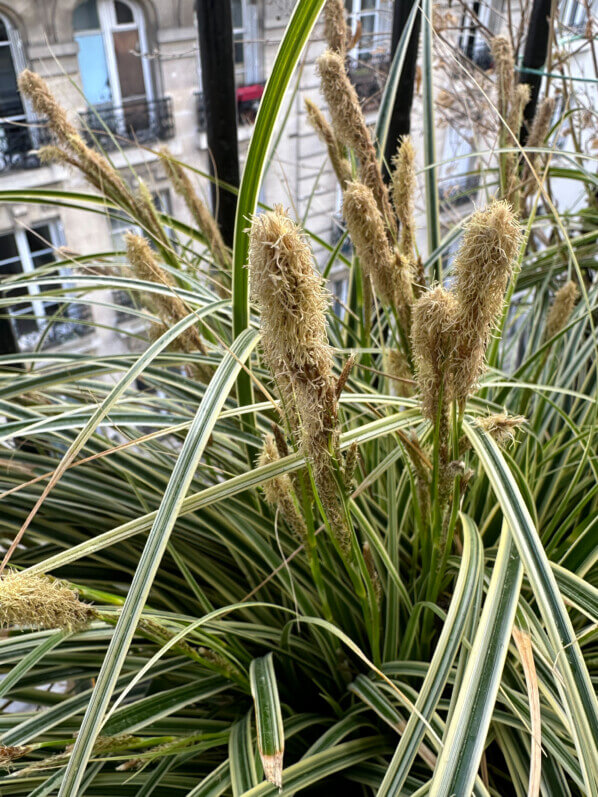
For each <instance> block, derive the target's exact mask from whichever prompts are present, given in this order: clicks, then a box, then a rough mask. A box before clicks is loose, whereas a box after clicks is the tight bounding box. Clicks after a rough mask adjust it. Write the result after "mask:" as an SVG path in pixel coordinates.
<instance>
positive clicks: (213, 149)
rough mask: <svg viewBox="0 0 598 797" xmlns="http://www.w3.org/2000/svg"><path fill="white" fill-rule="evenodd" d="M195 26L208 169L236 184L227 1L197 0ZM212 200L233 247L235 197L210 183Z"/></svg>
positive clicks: (232, 67)
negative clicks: (208, 154)
mask: <svg viewBox="0 0 598 797" xmlns="http://www.w3.org/2000/svg"><path fill="white" fill-rule="evenodd" d="M195 10H196V13H197V28H198V33H199V53H200V58H201V75H202V86H203V96H204V103H205V109H206V132H207V137H208V149H209V151H210V158H211V163H210V171H211V173H212V174H213V175H214V176H216V177H217V178H218V179H219V180H222V181H223V182H225V183H229V184H230V185H233V186H235V187H238V185H239V151H238V146H237V101H236V90H235V61H234V55H233V23H232V11H231V3H230V0H196V2H195ZM212 199H213V203H214V208H217V216H216V218H217V220H218V224H219V225H220V230H221V231H222V236H223V238H224V240H225V242H226V243H227V244H228V245H229V246H232V244H233V238H234V234H235V232H234V231H235V211H236V207H237V197H236V195H235V194H232V193H231V192H230V191H225V190H224V189H220V188H219V187H218V186H217V185H215V184H214V183H212Z"/></svg>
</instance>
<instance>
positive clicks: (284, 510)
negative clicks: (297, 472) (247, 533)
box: [258, 434, 307, 542]
mask: <svg viewBox="0 0 598 797" xmlns="http://www.w3.org/2000/svg"><path fill="white" fill-rule="evenodd" d="M278 459H279V453H278V448H277V446H276V440H275V439H274V436H273V435H271V434H267V435H266V436H265V437H264V447H263V448H262V451H261V453H260V456H259V458H258V465H260V466H261V465H270V464H271V463H272V462H276V461H277V460H278ZM263 489H264V496H265V498H266V501H267V502H268V503H269V504H270V506H273V507H274V508H278V509H279V510H280V514H281V515H282V516H283V518H284V519H285V520H286V522H287V524H288V526H289V528H290V529H291V531H292V532H293V533H294V534H295V535H296V536H297V537H298V539H299V540H301V542H305V540H306V539H307V528H306V525H305V520H304V519H303V515H301V513H300V512H299V510H298V508H297V505H296V503H295V500H294V491H293V484H292V482H291V478H290V476H289V475H288V474H287V473H285V474H284V475H282V476H275V477H274V478H273V479H268V481H266V482H264V484H263Z"/></svg>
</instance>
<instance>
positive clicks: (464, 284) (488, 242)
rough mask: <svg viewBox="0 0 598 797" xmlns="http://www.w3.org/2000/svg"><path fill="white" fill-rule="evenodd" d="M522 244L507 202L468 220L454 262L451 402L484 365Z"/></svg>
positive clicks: (461, 398)
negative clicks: (457, 306) (455, 312)
mask: <svg viewBox="0 0 598 797" xmlns="http://www.w3.org/2000/svg"><path fill="white" fill-rule="evenodd" d="M520 243H521V231H520V227H519V224H518V222H517V220H516V218H515V216H514V214H513V212H512V211H511V208H510V206H509V205H508V204H507V203H506V202H503V201H501V202H493V203H492V204H491V205H490V206H489V207H488V208H486V209H485V210H479V211H477V212H476V213H474V214H473V216H472V217H471V219H470V220H469V221H468V223H467V225H466V227H465V232H464V235H463V242H462V244H461V247H460V248H459V251H458V253H457V256H456V258H455V266H454V268H455V277H456V279H455V287H454V292H455V296H456V298H457V301H458V304H459V311H458V316H457V319H456V327H455V332H456V353H455V374H454V378H455V383H454V388H455V398H456V399H458V400H459V401H460V402H463V401H465V399H466V398H467V396H468V395H469V393H470V391H471V390H472V388H473V386H474V385H475V383H476V380H477V379H478V377H479V375H480V373H481V371H482V369H483V365H484V355H485V353H486V347H487V345H488V341H489V338H490V334H491V331H492V328H493V326H494V324H495V323H496V320H497V318H498V316H499V314H500V312H501V310H502V306H503V301H504V295H505V290H506V287H507V282H508V280H509V277H510V275H511V272H512V268H513V262H514V259H515V255H516V254H517V251H518V249H519V246H520Z"/></svg>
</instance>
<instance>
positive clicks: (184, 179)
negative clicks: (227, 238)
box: [159, 147, 231, 288]
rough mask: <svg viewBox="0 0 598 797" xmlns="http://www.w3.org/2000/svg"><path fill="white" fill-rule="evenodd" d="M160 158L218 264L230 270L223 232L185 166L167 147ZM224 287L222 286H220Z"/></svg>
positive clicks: (162, 150)
mask: <svg viewBox="0 0 598 797" xmlns="http://www.w3.org/2000/svg"><path fill="white" fill-rule="evenodd" d="M159 155H160V159H161V160H162V163H163V165H164V168H165V170H166V173H167V175H168V178H169V179H170V182H171V183H172V187H173V188H174V190H175V191H176V192H177V194H178V195H179V196H180V197H182V198H183V199H184V201H185V204H186V206H187V210H188V211H189V213H190V214H191V216H192V218H193V220H194V222H195V224H196V225H197V227H198V229H199V231H200V232H201V233H202V235H203V236H204V238H205V239H206V242H207V245H208V248H209V249H210V251H211V252H212V254H213V255H214V260H215V261H216V264H217V265H218V266H220V268H222V269H223V270H225V271H228V272H230V269H231V254H230V251H229V249H228V247H227V246H226V244H225V243H224V240H223V238H222V234H221V232H220V229H219V227H218V224H217V222H216V219H215V218H214V216H213V215H212V214H211V212H210V210H209V208H208V207H207V205H206V204H205V202H203V201H202V200H201V199H200V197H199V196H198V194H197V192H196V191H195V188H194V187H193V183H192V182H191V179H190V178H189V175H188V174H187V172H186V170H185V169H184V167H183V166H182V165H181V164H180V163H179V162H178V161H177V160H175V158H174V157H173V156H172V154H171V153H170V152H169V150H168V148H167V147H163V148H162V149H161V150H160V151H159ZM219 287H220V288H222V286H219Z"/></svg>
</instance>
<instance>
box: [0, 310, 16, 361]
mask: <svg viewBox="0 0 598 797" xmlns="http://www.w3.org/2000/svg"><path fill="white" fill-rule="evenodd" d="M2 312H4V313H7V312H8V309H7V308H6V307H5V308H3V310H2ZM18 350H19V347H18V344H17V340H16V338H15V333H14V330H13V328H12V324H11V323H10V319H9V318H0V354H16V352H18Z"/></svg>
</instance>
